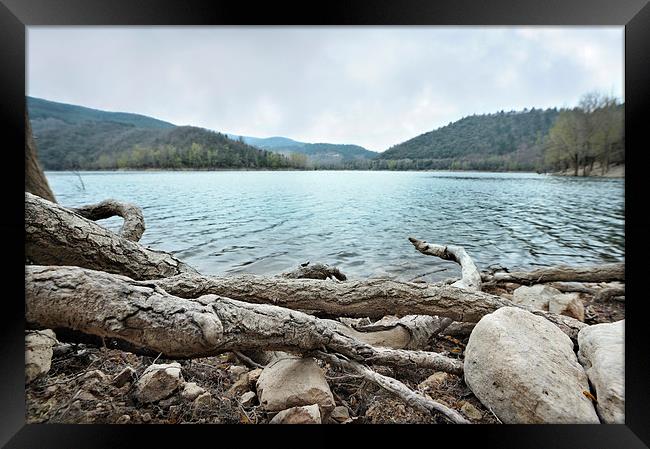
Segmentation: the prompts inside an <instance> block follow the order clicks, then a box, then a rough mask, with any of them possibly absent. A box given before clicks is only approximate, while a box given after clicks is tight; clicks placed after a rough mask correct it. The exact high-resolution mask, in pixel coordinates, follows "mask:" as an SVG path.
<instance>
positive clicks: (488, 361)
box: [464, 307, 600, 424]
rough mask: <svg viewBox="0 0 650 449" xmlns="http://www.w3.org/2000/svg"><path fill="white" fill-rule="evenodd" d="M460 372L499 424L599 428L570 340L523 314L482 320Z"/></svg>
mask: <svg viewBox="0 0 650 449" xmlns="http://www.w3.org/2000/svg"><path fill="white" fill-rule="evenodd" d="M464 367H465V382H466V383H467V385H468V386H469V387H470V389H471V390H472V391H473V392H474V394H475V395H476V397H477V398H478V399H479V400H480V401H481V402H482V403H483V405H485V406H486V407H487V408H488V409H490V410H492V412H494V413H495V414H496V415H497V416H498V417H499V419H500V420H501V421H503V422H504V423H508V424H542V423H557V424H560V423H567V424H569V423H575V424H578V423H594V424H597V423H599V422H600V421H599V420H598V415H597V414H596V410H595V408H594V406H593V404H592V403H591V400H590V399H589V398H588V397H587V396H586V395H585V392H587V393H588V392H589V382H588V380H587V375H586V374H585V372H584V370H583V369H582V366H581V365H580V363H578V360H577V357H576V355H575V353H574V352H573V343H572V342H571V339H570V338H569V337H568V336H567V335H566V334H564V333H563V332H562V331H561V330H560V329H559V328H557V327H556V326H555V325H554V324H552V323H551V322H550V321H548V320H546V319H545V318H542V317H540V316H537V315H534V314H533V313H530V312H528V311H526V310H523V309H520V308H518V307H503V308H500V309H498V310H497V311H495V312H493V313H490V314H488V315H485V316H484V317H483V318H482V319H481V320H480V321H479V322H478V324H477V325H476V327H475V328H474V330H473V332H472V334H471V335H470V338H469V342H468V343H467V348H466V350H465V362H464Z"/></svg>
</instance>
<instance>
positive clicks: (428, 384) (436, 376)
mask: <svg viewBox="0 0 650 449" xmlns="http://www.w3.org/2000/svg"><path fill="white" fill-rule="evenodd" d="M449 377H450V374H449V373H445V372H444V371H438V372H435V373H433V374H432V375H430V376H429V377H427V378H426V379H424V380H423V381H422V382H420V384H419V385H418V389H419V390H420V391H435V390H437V389H438V388H439V387H440V386H441V385H443V384H444V383H445V382H447V380H449Z"/></svg>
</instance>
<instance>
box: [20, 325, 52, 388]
mask: <svg viewBox="0 0 650 449" xmlns="http://www.w3.org/2000/svg"><path fill="white" fill-rule="evenodd" d="M57 343H58V342H57V340H56V335H55V334H54V331H52V330H50V329H45V330H42V331H27V332H26V333H25V381H26V382H27V383H30V382H31V381H33V380H34V379H36V378H37V377H39V376H42V375H43V374H45V373H47V372H48V371H49V370H50V367H51V365H52V347H53V346H54V345H55V344H57Z"/></svg>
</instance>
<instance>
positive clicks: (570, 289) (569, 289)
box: [546, 282, 597, 295]
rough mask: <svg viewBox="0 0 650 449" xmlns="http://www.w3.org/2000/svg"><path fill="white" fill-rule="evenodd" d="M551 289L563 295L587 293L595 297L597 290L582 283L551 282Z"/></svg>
mask: <svg viewBox="0 0 650 449" xmlns="http://www.w3.org/2000/svg"><path fill="white" fill-rule="evenodd" d="M546 285H548V286H549V287H553V288H555V289H557V290H559V291H561V292H563V293H586V294H588V295H594V294H595V293H596V291H597V290H596V289H594V288H590V287H587V286H586V285H584V284H583V283H581V282H549V283H548V284H546Z"/></svg>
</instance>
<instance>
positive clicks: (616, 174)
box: [43, 165, 625, 179]
mask: <svg viewBox="0 0 650 449" xmlns="http://www.w3.org/2000/svg"><path fill="white" fill-rule="evenodd" d="M619 167H620V168H619ZM43 171H44V172H46V173H77V174H78V173H129V172H151V173H157V172H242V171H243V172H397V173H409V172H410V173H440V172H442V173H494V174H500V173H520V174H537V175H545V176H562V177H572V178H612V179H625V166H624V165H623V166H616V167H615V168H613V169H610V170H609V172H607V173H605V174H604V175H601V174H599V170H596V169H594V170H593V173H592V174H589V175H587V176H584V175H580V174H578V175H577V176H575V175H574V174H573V170H566V171H563V172H544V173H539V172H536V171H530V170H521V171H520V170H516V171H514V170H512V171H491V170H355V169H349V168H348V169H345V168H341V169H336V168H323V169H314V168H303V169H301V168H276V169H269V168H260V169H251V168H173V169H162V168H121V169H104V170H102V169H94V170H69V169H68V170H51V169H44V170H43Z"/></svg>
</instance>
